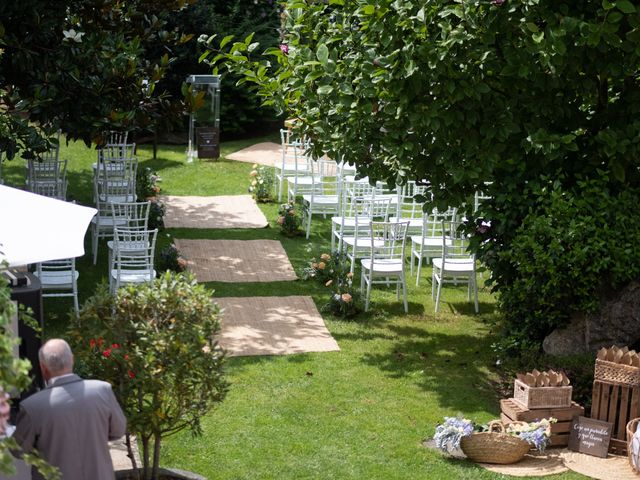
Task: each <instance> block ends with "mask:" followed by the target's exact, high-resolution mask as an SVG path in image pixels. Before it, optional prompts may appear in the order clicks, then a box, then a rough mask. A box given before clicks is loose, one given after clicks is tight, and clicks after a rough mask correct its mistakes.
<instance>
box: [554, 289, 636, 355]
mask: <svg viewBox="0 0 640 480" xmlns="http://www.w3.org/2000/svg"><path fill="white" fill-rule="evenodd" d="M637 343H640V282H637V281H636V282H631V283H630V284H628V285H627V286H626V287H625V288H623V289H622V290H620V291H618V292H615V293H613V294H610V295H607V296H606V297H603V299H602V300H601V308H600V311H598V312H595V313H588V314H576V315H574V316H573V318H572V319H571V322H570V323H569V325H567V326H566V327H564V328H562V329H557V330H554V331H553V332H551V334H549V335H548V336H547V338H545V339H544V342H543V344H542V347H543V349H544V351H545V353H547V354H549V355H572V354H575V353H583V352H588V351H595V350H597V349H599V348H601V347H610V346H611V345H618V346H625V345H627V346H633V345H635V344H637Z"/></svg>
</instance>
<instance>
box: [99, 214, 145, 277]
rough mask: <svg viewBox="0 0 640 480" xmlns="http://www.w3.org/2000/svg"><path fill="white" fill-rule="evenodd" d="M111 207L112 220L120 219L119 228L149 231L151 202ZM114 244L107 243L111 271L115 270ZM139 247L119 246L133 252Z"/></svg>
mask: <svg viewBox="0 0 640 480" xmlns="http://www.w3.org/2000/svg"><path fill="white" fill-rule="evenodd" d="M109 205H110V206H111V216H112V218H114V219H118V222H117V223H118V226H120V227H126V228H130V229H137V230H140V231H144V230H147V228H148V225H149V212H150V210H151V202H128V203H118V202H113V203H110V204H109ZM114 243H115V242H114V241H113V240H109V241H107V249H108V250H109V270H111V269H112V268H113V258H114V256H113V249H114ZM138 246H139V245H138V244H134V245H130V246H127V245H124V244H122V243H120V244H119V247H120V248H128V249H129V250H131V251H132V252H135V249H136V248H137V247H138ZM145 247H146V246H145Z"/></svg>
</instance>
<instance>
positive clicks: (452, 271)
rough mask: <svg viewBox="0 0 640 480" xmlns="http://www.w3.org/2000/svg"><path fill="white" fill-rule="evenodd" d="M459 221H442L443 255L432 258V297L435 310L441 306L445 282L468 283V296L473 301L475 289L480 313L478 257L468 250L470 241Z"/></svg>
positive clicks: (476, 308)
mask: <svg viewBox="0 0 640 480" xmlns="http://www.w3.org/2000/svg"><path fill="white" fill-rule="evenodd" d="M461 225H462V224H461V223H459V222H455V221H454V222H450V223H445V222H444V221H443V222H442V227H441V228H442V255H441V256H440V257H438V258H434V259H433V260H432V265H433V274H432V283H431V297H432V298H435V301H436V307H435V312H436V313H438V309H439V307H440V294H441V291H442V285H443V284H445V283H449V284H455V285H457V284H458V283H460V282H461V281H465V282H466V283H467V296H468V298H469V301H471V291H472V290H473V294H474V299H475V304H474V306H475V311H476V313H478V280H477V278H476V257H475V255H470V254H469V253H468V252H467V248H468V246H469V242H468V240H467V238H466V236H465V235H464V233H463V232H462V229H461V228H460V227H461Z"/></svg>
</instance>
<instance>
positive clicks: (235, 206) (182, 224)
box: [161, 195, 269, 228]
mask: <svg viewBox="0 0 640 480" xmlns="http://www.w3.org/2000/svg"><path fill="white" fill-rule="evenodd" d="M161 198H162V201H163V203H164V205H165V209H166V213H165V217H164V225H165V227H167V228H264V227H266V226H267V225H268V224H269V222H268V221H267V219H266V217H265V216H264V214H263V213H262V211H261V210H260V208H258V205H256V202H255V201H254V200H253V198H251V195H221V196H217V197H175V196H163V197H161Z"/></svg>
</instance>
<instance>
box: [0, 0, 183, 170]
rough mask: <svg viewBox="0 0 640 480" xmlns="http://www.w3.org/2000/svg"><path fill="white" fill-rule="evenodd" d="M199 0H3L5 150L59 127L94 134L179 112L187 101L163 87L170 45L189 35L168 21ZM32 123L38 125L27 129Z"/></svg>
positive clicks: (31, 148) (0, 76)
mask: <svg viewBox="0 0 640 480" xmlns="http://www.w3.org/2000/svg"><path fill="white" fill-rule="evenodd" d="M194 2H195V0H134V1H130V2H129V1H127V2H106V1H103V0H92V1H79V0H65V1H62V2H48V1H46V0H30V1H27V2H2V3H1V4H0V48H2V50H4V52H5V55H3V56H2V57H0V97H1V101H0V111H1V112H2V117H3V120H2V121H1V122H0V150H2V151H3V152H5V153H6V155H7V157H8V158H13V156H14V155H15V153H16V151H17V150H25V151H26V156H32V155H33V154H34V152H35V153H37V152H38V151H42V150H44V149H46V148H47V147H48V144H47V143H46V142H44V141H43V137H46V136H51V135H53V134H54V133H55V132H56V131H57V130H58V129H62V131H63V133H65V134H66V135H67V137H68V138H73V139H82V140H84V141H85V142H87V143H88V142H90V141H92V140H98V141H99V140H100V138H99V133H100V132H101V130H104V129H107V128H121V129H127V130H132V129H139V130H145V129H152V128H161V127H162V126H164V125H165V124H166V123H167V122H168V121H169V120H170V119H175V118H180V113H181V111H182V106H181V104H180V102H179V101H171V99H170V98H169V97H168V95H167V93H166V92H165V91H163V90H162V89H161V88H157V87H158V84H159V82H160V81H161V80H162V78H163V76H164V75H165V73H166V70H167V68H168V67H169V64H170V63H171V62H172V60H173V57H172V50H171V48H172V47H173V46H175V45H177V44H181V43H184V42H186V41H188V40H189V39H190V38H191V36H189V35H185V34H183V33H181V32H179V31H178V30H177V29H175V30H173V29H168V28H167V21H168V19H169V17H170V16H171V15H172V14H174V13H175V12H176V11H179V10H181V9H184V8H186V7H187V6H188V5H190V4H192V3H194ZM151 47H153V49H154V54H152V53H151ZM35 125H37V126H38V127H39V128H40V129H41V130H40V131H39V130H35V129H33V128H32V129H29V127H32V126H35ZM23 156H24V155H23Z"/></svg>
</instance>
